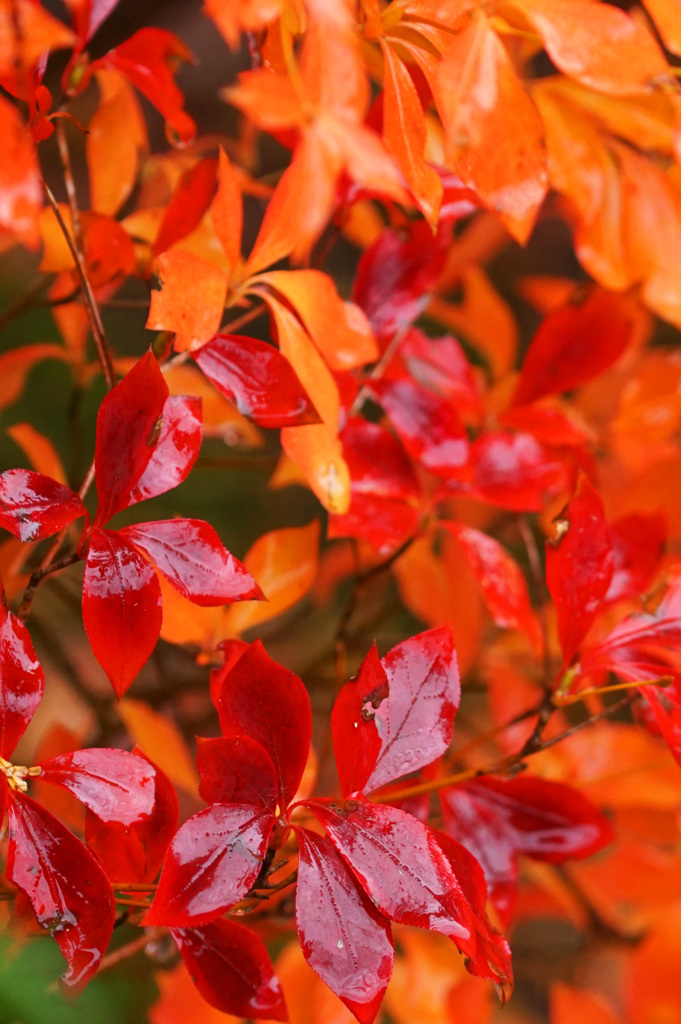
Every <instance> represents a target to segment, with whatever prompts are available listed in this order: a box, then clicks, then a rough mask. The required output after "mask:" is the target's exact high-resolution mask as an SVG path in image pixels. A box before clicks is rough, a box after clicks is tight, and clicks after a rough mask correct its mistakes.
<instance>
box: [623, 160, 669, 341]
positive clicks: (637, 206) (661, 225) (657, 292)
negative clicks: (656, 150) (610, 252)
mask: <svg viewBox="0 0 681 1024" xmlns="http://www.w3.org/2000/svg"><path fill="white" fill-rule="evenodd" d="M613 145H615V146H616V148H615V152H616V155H617V158H618V160H619V163H620V167H621V169H622V174H623V182H624V201H625V206H624V223H625V237H626V243H627V250H628V256H629V263H630V266H631V268H632V273H633V274H634V275H635V277H636V278H637V279H639V280H641V279H642V280H643V282H644V283H643V291H642V296H643V301H644V302H645V303H646V305H648V306H649V307H650V308H651V309H652V310H653V311H654V312H655V313H657V314H658V316H661V317H663V318H664V319H665V320H669V321H671V323H673V324H675V325H676V326H677V327H681V270H680V267H681V187H680V183H679V181H678V178H677V179H675V178H674V177H672V176H671V175H668V174H665V172H664V171H663V170H661V168H659V167H658V166H657V165H656V164H654V163H653V162H652V160H648V159H646V157H643V156H639V154H638V153H634V152H633V150H631V149H629V147H628V146H620V145H616V144H613Z"/></svg>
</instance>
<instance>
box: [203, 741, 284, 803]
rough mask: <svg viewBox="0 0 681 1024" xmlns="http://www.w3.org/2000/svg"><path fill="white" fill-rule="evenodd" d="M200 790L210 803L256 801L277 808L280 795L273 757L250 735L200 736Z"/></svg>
mask: <svg viewBox="0 0 681 1024" xmlns="http://www.w3.org/2000/svg"><path fill="white" fill-rule="evenodd" d="M197 742H198V751H197V755H196V766H197V768H198V770H199V774H200V775H201V785H200V787H199V792H200V794H201V796H202V798H203V799H204V800H205V801H206V803H208V804H213V803H221V804H238V803H244V804H254V805H255V806H259V805H260V806H262V807H267V808H269V809H270V810H274V808H275V807H276V804H277V799H278V797H279V788H278V784H277V776H276V772H275V769H274V765H273V763H272V758H271V757H270V756H269V754H268V753H267V751H266V750H265V748H264V747H263V746H261V744H260V743H258V742H257V740H254V739H251V737H250V736H237V737H230V738H229V739H227V738H226V737H224V736H218V737H216V738H214V739H201V738H199V739H198V741H197Z"/></svg>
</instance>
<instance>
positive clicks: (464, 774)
mask: <svg viewBox="0 0 681 1024" xmlns="http://www.w3.org/2000/svg"><path fill="white" fill-rule="evenodd" d="M637 696H638V695H637V694H629V695H628V696H626V697H625V698H624V700H621V701H618V702H617V703H616V704H611V705H610V707H608V708H604V710H603V711H599V713H598V714H596V715H591V716H590V717H589V718H586V719H584V721H583V722H578V723H577V724H576V725H573V726H571V727H570V728H569V729H566V730H565V731H564V732H561V733H559V735H558V736H553V737H552V738H551V739H549V740H545V741H543V742H540V743H539V745H538V746H536V745H535V744H534V743H532V744H531V743H530V741H531V740H532V737H530V740H528V741H526V742H525V743H524V744H523V746H522V747H521V749H520V750H519V751H517V752H516V753H515V754H509V756H508V757H505V758H503V760H501V761H497V762H496V763H495V764H491V765H486V766H485V767H482V768H466V769H464V771H461V772H456V773H455V774H454V775H445V776H444V777H443V778H440V779H430V780H429V781H428V782H419V783H416V784H415V785H413V786H405V787H404V788H403V789H398V790H392V791H391V792H389V793H379V794H377V795H376V796H374V795H373V794H372V795H371V796H369V799H370V800H372V801H373V802H374V803H379V804H392V803H395V802H396V801H401V800H407V799H410V798H411V797H414V796H421V794H423V793H436V792H438V791H439V790H441V789H445V788H446V787H447V786H458V785H460V784H461V783H462V782H468V781H470V780H471V779H477V778H480V777H481V776H483V775H499V774H504V773H508V772H510V771H512V770H513V769H514V768H516V769H519V768H522V767H524V765H523V761H524V760H525V758H526V757H529V756H531V755H532V754H537V753H539V751H541V750H548V749H549V747H553V746H555V745H556V743H561V742H562V741H563V740H566V739H567V738H568V737H569V736H574V734H575V733H577V732H581V730H582V729H586V728H588V727H589V726H591V725H595V724H596V722H600V721H602V720H603V719H604V718H609V717H610V715H613V714H616V712H618V711H621V710H622V709H623V708H625V707H628V706H629V705H630V704H632V703H633V702H634V700H636V699H637ZM533 735H534V734H533ZM530 747H531V749H530Z"/></svg>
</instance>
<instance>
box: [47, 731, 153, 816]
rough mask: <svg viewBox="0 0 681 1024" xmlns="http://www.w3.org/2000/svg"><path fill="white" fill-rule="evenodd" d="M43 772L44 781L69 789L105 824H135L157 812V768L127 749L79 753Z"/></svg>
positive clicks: (61, 758)
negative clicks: (155, 806)
mask: <svg viewBox="0 0 681 1024" xmlns="http://www.w3.org/2000/svg"><path fill="white" fill-rule="evenodd" d="M40 769H41V773H40V778H41V779H42V780H43V781H44V782H54V783H55V784H56V785H58V786H62V787H63V788H64V789H68V790H69V791H70V792H71V793H73V794H74V796H76V797H77V798H78V799H79V800H80V802H81V803H83V804H85V806H86V807H89V809H90V810H91V811H93V812H94V813H95V814H96V815H97V817H98V818H101V820H102V821H117V822H120V823H121V824H122V825H133V824H135V823H136V822H138V821H140V820H141V819H142V818H148V817H149V815H150V814H151V812H152V810H153V809H154V769H153V768H152V767H151V765H150V764H149V762H148V761H144V760H143V759H142V758H141V757H137V756H136V755H135V754H130V753H128V751H127V750H107V749H106V748H99V749H97V750H76V751H74V752H73V753H71V754H60V755H59V756H57V757H51V758H49V759H48V760H47V761H42V762H41V764H40Z"/></svg>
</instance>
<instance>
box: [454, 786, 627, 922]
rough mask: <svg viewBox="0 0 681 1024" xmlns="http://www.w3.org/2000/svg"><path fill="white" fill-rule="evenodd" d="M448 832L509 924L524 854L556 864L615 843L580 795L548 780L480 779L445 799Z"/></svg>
mask: <svg viewBox="0 0 681 1024" xmlns="http://www.w3.org/2000/svg"><path fill="white" fill-rule="evenodd" d="M440 800H441V803H442V812H443V815H444V822H445V829H446V831H447V833H448V834H449V835H450V836H453V837H454V839H457V840H458V841H459V842H460V843H463V845H464V846H465V847H466V848H467V849H468V850H470V852H471V853H472V854H473V855H474V856H475V857H476V859H477V861H478V862H479V863H480V865H481V866H482V868H483V871H484V872H485V878H486V879H487V885H488V888H489V895H490V899H491V900H492V901H493V903H494V906H495V907H496V909H497V912H498V913H499V914H500V916H501V918H502V920H503V921H504V923H506V924H507V923H508V922H509V921H510V919H511V917H512V913H513V907H514V905H515V898H516V892H517V881H518V867H517V858H518V854H525V855H526V856H529V857H533V858H534V859H536V860H542V861H548V862H549V863H551V864H562V863H563V862H564V861H566V860H568V859H569V858H571V857H577V858H581V857H588V856H590V855H591V854H592V853H595V852H596V851H597V850H600V849H602V848H603V847H604V846H606V845H607V843H609V842H611V841H612V839H613V830H612V826H611V825H610V822H609V821H608V820H607V818H605V816H604V815H603V814H602V812H601V811H600V810H599V809H598V808H597V807H595V806H594V805H593V804H592V803H591V802H590V801H589V800H588V799H587V798H586V797H585V796H583V794H582V793H580V792H579V790H576V789H573V788H572V787H571V786H567V785H564V784H563V783H558V782H549V781H547V780H545V779H538V778H537V779H534V778H519V779H506V780H502V779H485V778H481V779H476V780H475V781H472V782H468V783H465V784H463V785H461V786H457V787H455V788H454V787H452V788H449V789H445V790H442V791H441V793H440Z"/></svg>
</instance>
